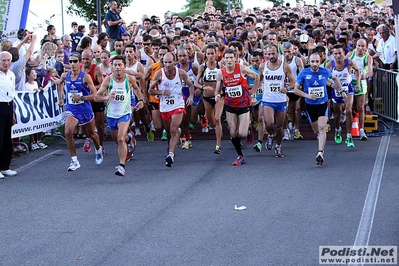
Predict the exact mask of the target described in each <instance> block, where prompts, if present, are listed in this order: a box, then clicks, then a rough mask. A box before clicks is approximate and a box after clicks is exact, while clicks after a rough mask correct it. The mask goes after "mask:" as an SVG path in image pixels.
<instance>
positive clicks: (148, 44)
mask: <svg viewBox="0 0 399 266" xmlns="http://www.w3.org/2000/svg"><path fill="white" fill-rule="evenodd" d="M143 45H144V46H150V45H151V43H150V42H148V43H146V42H143Z"/></svg>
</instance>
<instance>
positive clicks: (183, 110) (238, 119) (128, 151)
mask: <svg viewBox="0 0 399 266" xmlns="http://www.w3.org/2000/svg"><path fill="white" fill-rule="evenodd" d="M121 14H122V6H121V5H120V4H118V3H117V2H116V1H110V2H109V11H108V13H107V14H106V16H105V19H104V26H105V27H104V28H105V31H104V32H99V31H98V28H97V25H96V23H90V25H89V31H88V32H87V33H86V32H85V26H79V25H78V24H77V23H72V25H71V26H72V31H73V32H72V33H71V34H65V35H63V36H61V38H58V37H57V36H56V29H55V27H54V26H53V25H50V26H49V27H48V28H47V30H48V34H47V35H46V36H44V38H43V39H42V41H41V45H42V48H41V52H40V53H39V54H41V56H40V55H39V56H37V57H35V56H34V54H33V53H32V52H33V46H34V42H35V41H36V36H35V35H33V34H31V33H29V31H27V30H25V29H21V30H20V31H19V32H18V37H19V39H18V40H17V41H16V42H15V43H14V44H12V43H11V44H8V45H9V47H7V46H6V44H5V43H3V46H2V51H3V52H1V53H0V56H1V60H2V62H3V59H4V60H8V59H9V61H11V68H10V69H11V70H12V68H13V67H12V65H13V64H14V65H15V64H16V63H17V62H19V61H21V59H20V58H23V60H22V66H23V67H25V68H26V71H22V72H23V73H26V74H23V73H20V72H17V74H15V76H18V77H19V78H16V81H15V82H16V86H15V88H16V90H21V89H19V85H18V83H21V82H23V84H25V80H26V81H29V82H30V83H31V84H33V81H37V82H38V84H39V86H38V88H36V89H40V88H42V87H44V86H43V79H44V80H46V79H45V78H46V76H47V82H53V83H54V84H57V85H58V91H59V97H60V99H61V100H60V102H59V104H60V105H65V110H66V113H67V118H66V123H65V137H66V140H67V147H68V150H69V153H70V156H71V163H70V165H69V167H68V168H67V169H68V171H74V170H76V169H78V168H79V167H80V163H79V161H78V159H77V153H76V147H75V141H74V137H77V136H83V137H85V144H84V147H83V150H84V151H85V152H89V151H90V150H91V146H92V143H93V142H94V146H95V163H96V164H97V165H100V164H101V163H102V161H103V159H104V155H105V148H106V146H107V145H112V144H110V143H105V144H104V135H105V131H106V127H108V129H109V131H110V135H111V136H112V139H113V140H114V141H115V142H116V143H117V146H118V158H119V165H118V166H117V167H116V170H115V174H116V175H120V176H124V175H125V163H126V161H129V160H130V158H131V156H132V154H133V152H134V149H135V146H136V145H135V144H136V140H135V136H139V135H141V134H142V131H144V132H145V134H146V136H147V140H148V141H149V142H153V140H154V131H162V132H163V133H162V139H163V140H167V143H168V145H167V147H168V153H167V155H166V158H165V165H166V166H167V167H171V166H172V165H173V164H174V156H175V153H176V150H177V149H178V147H180V148H182V149H189V148H190V147H192V145H193V144H192V141H193V140H192V139H191V137H192V136H191V133H190V130H193V129H194V128H195V127H199V126H201V128H202V132H203V133H204V134H214V136H215V146H214V148H212V150H210V153H211V152H212V151H213V153H214V154H215V156H218V155H220V154H222V147H221V145H222V142H221V139H222V135H223V130H228V131H229V135H230V139H231V142H232V144H233V146H234V148H235V150H236V152H237V158H236V160H235V161H233V163H232V164H233V165H235V166H239V165H242V164H244V163H245V158H244V155H243V152H242V149H241V146H242V142H243V141H245V140H246V139H249V142H251V141H252V138H253V134H254V133H255V134H257V136H255V138H256V141H255V144H254V146H253V148H254V150H255V151H256V152H261V151H262V149H263V146H264V147H265V148H266V149H267V150H272V149H273V150H274V152H275V155H276V157H277V158H283V157H284V153H283V149H282V144H283V140H292V139H295V140H300V139H303V136H302V134H301V132H300V129H301V126H302V127H303V126H309V124H310V126H311V128H312V130H313V132H314V133H315V134H316V135H317V138H318V145H317V153H316V152H315V153H316V157H315V158H316V162H317V164H320V165H321V164H323V162H324V148H325V143H326V134H327V132H328V131H329V130H330V128H331V126H330V121H332V123H331V124H333V125H334V128H333V129H332V131H333V134H334V141H335V142H336V143H337V144H340V143H341V142H343V141H344V142H345V143H346V145H347V146H348V147H349V148H354V147H355V141H354V138H353V136H352V135H351V127H352V120H353V113H354V112H356V113H358V114H359V128H360V137H359V139H360V140H363V141H364V140H367V135H366V133H365V131H364V118H365V105H366V104H367V103H369V105H370V106H371V102H372V100H373V95H372V91H373V88H372V86H373V82H372V78H373V70H374V69H375V68H376V67H381V68H385V69H396V68H397V59H396V43H395V38H394V35H395V32H394V24H393V21H394V20H393V18H394V17H393V10H392V7H387V6H380V5H376V4H374V5H366V4H365V3H364V2H363V1H357V2H355V1H348V3H346V4H340V3H330V2H325V3H320V4H319V5H318V6H313V5H300V4H298V5H297V6H295V7H293V6H290V5H288V4H287V5H284V6H281V5H279V6H274V7H272V8H262V7H256V8H253V9H250V10H245V11H244V10H241V9H240V8H239V7H236V8H233V9H232V10H231V11H230V12H227V11H226V12H223V10H220V9H218V8H215V7H213V4H212V1H210V0H208V1H206V6H205V10H204V12H201V13H200V14H195V15H193V16H187V17H183V18H182V17H180V16H179V15H178V14H169V13H165V16H164V18H159V17H156V16H151V17H149V16H147V15H144V16H143V18H142V21H140V22H136V21H130V22H128V21H129V18H128V17H124V18H122V17H121ZM12 46H14V47H12ZM13 48H14V49H16V52H15V51H14V53H13ZM18 49H19V52H18ZM10 50H11V51H10ZM6 51H8V52H6ZM18 56H19V58H14V57H18ZM20 65H21V64H18V65H17V66H15V71H18V68H19V67H20ZM1 67H2V69H0V70H1V73H3V74H4V73H6V72H7V70H8V69H7V70H5V68H6V66H3V65H1ZM4 70H5V71H6V72H4ZM21 70H22V68H21ZM43 72H44V73H43ZM31 73H33V74H31ZM30 76H32V77H31V78H29V77H30ZM0 91H1V92H3V91H5V90H3V89H0ZM3 94H4V93H3ZM64 94H65V95H67V97H66V99H64V100H62V97H63V95H64ZM7 95H8V94H7ZM3 96H4V95H3ZM4 98H5V97H4ZM0 100H3V97H2V94H1V93H0ZM9 100H10V98H7V99H5V100H4V101H5V102H7V106H9V103H10V101H9ZM7 115H9V114H7ZM303 116H305V117H306V119H307V121H308V122H309V123H307V124H305V125H304V123H302V125H301V120H302V117H303ZM9 118H10V116H8V119H9ZM11 118H12V117H11ZM105 118H106V119H105ZM7 121H8V120H7ZM224 121H227V128H226V127H224V126H223V122H224ZM9 122H10V121H9ZM344 123H345V125H346V126H345V130H343V128H342V127H341V124H344ZM11 124H12V122H10V123H9V124H7V130H8V129H9V128H10V127H9V126H10V125H11ZM210 130H211V131H210ZM343 131H345V133H346V135H345V134H344V133H343ZM213 132H214V133H213ZM2 134H3V135H4V133H2ZM265 135H266V136H265ZM8 137H9V136H6V137H5V138H8ZM193 138H194V139H195V136H193ZM31 140H32V143H33V144H35V145H36V146H38V145H39V143H41V142H40V136H39V139H38V136H36V138H31ZM2 141H3V142H2V145H3V147H1V146H0V149H1V152H0V154H1V156H2V158H5V157H3V156H5V155H4V154H5V153H7V154H8V153H9V152H10V151H9V150H10V148H9V147H8V144H7V145H5V144H4V143H5V141H4V138H3V140H2ZM7 142H8V141H7ZM274 142H275V144H274ZM33 144H32V148H33V147H35V148H36V146H33ZM263 144H264V145H263ZM40 145H45V144H43V143H41V144H40ZM6 146H7V149H5V148H4V147H6ZM43 147H44V146H43ZM40 148H42V147H40ZM315 151H316V149H315ZM7 156H8V155H7ZM1 161H2V163H3V160H1ZM6 162H7V163H4V165H1V170H2V173H4V174H5V175H13V174H16V173H15V171H12V170H10V169H9V162H8V159H7V161H6ZM7 164H8V165H7ZM7 171H11V172H7Z"/></svg>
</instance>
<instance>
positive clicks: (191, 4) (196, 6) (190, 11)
mask: <svg viewBox="0 0 399 266" xmlns="http://www.w3.org/2000/svg"><path fill="white" fill-rule="evenodd" d="M205 3H206V0H187V5H185V6H184V7H185V8H186V11H184V12H182V13H180V14H179V15H180V16H181V17H185V16H189V15H194V14H202V12H204V10H205ZM213 6H214V7H215V8H220V9H221V10H222V13H223V12H225V11H227V1H225V0H213ZM237 6H238V7H242V2H241V0H230V7H231V8H234V7H237Z"/></svg>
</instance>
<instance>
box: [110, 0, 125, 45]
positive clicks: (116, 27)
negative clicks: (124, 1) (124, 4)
mask: <svg viewBox="0 0 399 266" xmlns="http://www.w3.org/2000/svg"><path fill="white" fill-rule="evenodd" d="M117 7H118V4H117V3H116V1H110V2H109V10H108V12H107V14H106V15H105V25H106V28H107V34H108V35H109V49H110V51H111V52H112V51H114V50H115V48H114V43H115V40H116V39H118V38H120V37H121V36H120V35H121V34H120V26H121V25H122V24H123V23H125V22H124V21H123V19H122V18H121V17H120V16H119V14H118V13H117V11H116V9H117Z"/></svg>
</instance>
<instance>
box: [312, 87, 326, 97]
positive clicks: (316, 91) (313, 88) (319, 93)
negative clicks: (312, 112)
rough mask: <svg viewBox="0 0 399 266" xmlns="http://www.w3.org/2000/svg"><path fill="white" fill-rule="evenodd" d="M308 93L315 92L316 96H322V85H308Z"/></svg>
mask: <svg viewBox="0 0 399 266" xmlns="http://www.w3.org/2000/svg"><path fill="white" fill-rule="evenodd" d="M309 94H316V95H317V98H323V97H324V87H309Z"/></svg>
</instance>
